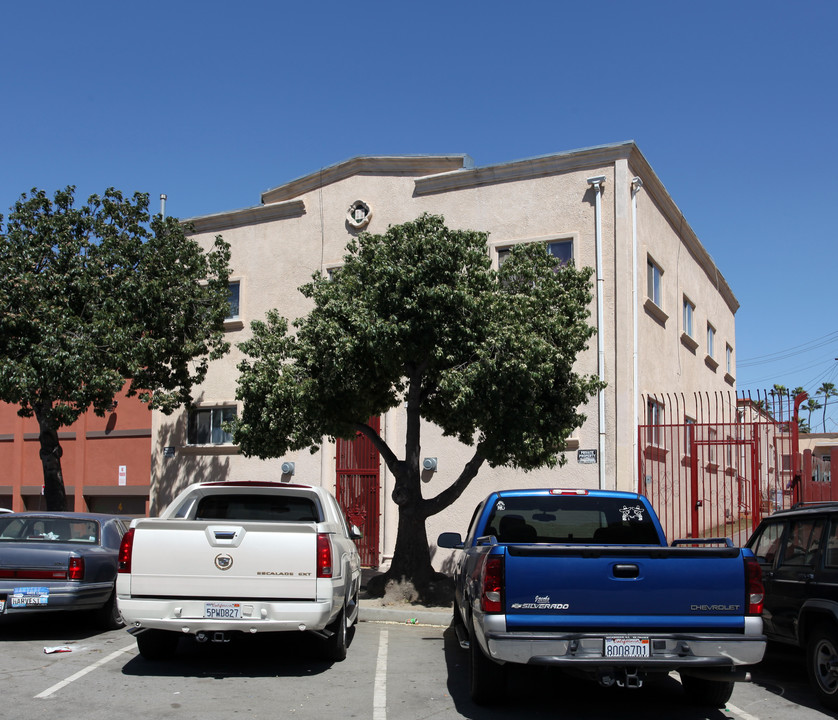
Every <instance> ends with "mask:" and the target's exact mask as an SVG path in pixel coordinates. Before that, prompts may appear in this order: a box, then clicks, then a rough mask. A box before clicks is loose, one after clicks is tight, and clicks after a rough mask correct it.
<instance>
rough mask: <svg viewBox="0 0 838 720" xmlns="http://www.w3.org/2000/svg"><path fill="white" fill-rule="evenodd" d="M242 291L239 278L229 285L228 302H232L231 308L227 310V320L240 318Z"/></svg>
mask: <svg viewBox="0 0 838 720" xmlns="http://www.w3.org/2000/svg"><path fill="white" fill-rule="evenodd" d="M240 291H241V285H240V283H239V281H238V280H235V281H231V282H230V284H229V286H228V294H227V298H228V302H229V304H230V309H229V310H228V312H227V317H226V318H225V319H226V320H238V319H239V312H240V310H241V303H240Z"/></svg>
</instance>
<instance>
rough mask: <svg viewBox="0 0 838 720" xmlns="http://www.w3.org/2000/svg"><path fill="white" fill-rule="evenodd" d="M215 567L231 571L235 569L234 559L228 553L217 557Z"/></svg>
mask: <svg viewBox="0 0 838 720" xmlns="http://www.w3.org/2000/svg"><path fill="white" fill-rule="evenodd" d="M215 567H217V568H218V569H219V570H229V569H230V568H231V567H233V558H232V557H231V556H230V555H227V553H222V554H221V555H216V556H215Z"/></svg>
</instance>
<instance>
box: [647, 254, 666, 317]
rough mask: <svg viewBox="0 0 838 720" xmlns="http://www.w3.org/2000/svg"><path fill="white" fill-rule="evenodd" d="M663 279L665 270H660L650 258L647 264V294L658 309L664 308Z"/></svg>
mask: <svg viewBox="0 0 838 720" xmlns="http://www.w3.org/2000/svg"><path fill="white" fill-rule="evenodd" d="M662 279H663V270H661V269H660V266H659V265H658V264H657V263H656V262H655V261H654V260H652V258H648V259H647V263H646V293H647V294H648V296H649V299H650V300H651V301H652V302H653V303H655V305H657V306H658V307H663V305H662V302H663V301H662V298H661V280H662Z"/></svg>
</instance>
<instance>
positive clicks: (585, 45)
mask: <svg viewBox="0 0 838 720" xmlns="http://www.w3.org/2000/svg"><path fill="white" fill-rule="evenodd" d="M2 19H3V23H2V24H3V41H2V43H0V107H2V112H0V162H2V172H0V212H3V213H4V214H5V212H6V211H7V209H8V208H9V207H10V206H11V205H12V203H13V202H14V201H15V200H16V199H17V198H18V197H19V195H20V193H21V192H23V191H26V190H28V189H30V188H32V187H38V188H43V189H45V190H47V191H48V192H50V193H52V192H53V191H54V190H56V189H57V188H60V187H64V186H65V185H68V184H74V185H76V186H77V187H78V193H77V194H78V196H79V197H83V198H84V197H87V195H89V194H91V193H93V192H102V191H103V190H104V189H105V188H107V187H110V186H113V187H117V188H119V189H121V190H123V191H126V192H133V191H135V190H140V191H143V192H148V193H149V194H150V195H151V197H152V204H153V207H155V208H156V207H158V205H157V203H158V202H159V201H158V200H157V198H158V197H159V195H160V193H162V192H165V193H166V194H167V195H168V197H169V201H168V205H167V210H168V212H169V213H171V214H173V215H177V216H180V217H190V216H195V215H202V214H208V213H214V212H220V211H223V210H232V209H236V208H241V207H247V206H252V205H256V204H258V202H259V194H260V193H261V191H263V190H265V189H267V188H270V187H275V186H277V185H281V184H283V183H285V182H287V181H289V180H292V179H294V178H297V177H300V176H302V175H306V174H308V173H310V172H313V171H315V170H317V169H318V168H321V167H324V166H328V165H333V164H335V163H337V162H340V161H342V160H346V159H348V158H351V157H354V156H357V155H368V154H383V155H389V154H410V155H413V154H425V153H427V154H436V153H467V154H469V155H471V156H472V157H473V158H474V161H475V163H476V164H477V165H488V164H493V163H499V162H506V161H512V160H517V159H521V158H527V157H532V156H536V155H544V154H548V153H554V152H561V151H566V150H572V149H576V148H582V147H589V146H592V145H601V144H606V143H613V142H621V141H625V140H634V141H636V142H637V144H638V146H639V147H640V149H641V151H642V152H643V153H644V155H645V156H646V158H647V159H648V160H649V162H650V163H651V165H652V167H653V168H654V169H655V171H656V172H657V174H658V175H659V177H660V178H661V180H662V181H663V183H664V184H665V185H666V187H667V189H668V190H669V192H670V194H671V195H672V197H673V199H674V200H675V202H676V203H677V204H678V206H679V207H680V209H681V210H682V212H683V213H684V215H685V216H686V218H687V220H688V221H689V223H690V224H691V225H692V227H693V229H694V230H695V231H696V233H697V234H698V236H699V238H700V239H701V240H702V242H703V243H704V245H705V247H706V248H707V250H708V251H709V252H710V254H711V255H712V256H713V258H714V260H715V261H716V263H717V265H718V266H719V267H720V269H721V271H722V272H723V274H724V275H725V277H726V278H727V280H728V283H729V284H730V286H731V287H732V288H733V291H734V293H735V294H736V296H737V298H738V299H739V301H740V303H741V308H740V310H739V312H738V313H737V322H736V327H737V340H736V351H737V357H738V369H737V385H738V387H739V389H740V390H748V389H752V390H763V391H764V390H766V389H770V388H771V386H772V385H773V384H774V383H780V384H783V385H785V386H787V387H789V388H791V387H796V386H803V387H805V388H806V389H807V390H808V391H810V392H812V391H815V390H816V389H817V388H818V387H819V386H820V385H821V383H823V382H834V383H835V384H836V385H838V361H836V358H838V320H837V319H836V317H837V316H836V310H835V305H836V303H835V296H836V290H835V289H836V286H838V280H836V267H838V263H836V260H838V250H836V244H837V243H838V237H836V230H835V215H836V210H838V173H836V171H835V164H836V161H838V119H836V109H838V51H836V28H838V2H835V1H834V0H819V1H816V2H805V1H803V2H793V3H792V2H774V1H772V0H759V1H755V0H748V1H745V2H728V1H724V2H722V1H713V0H709V1H705V2H701V3H686V2H672V1H669V0H668V1H655V2H644V1H643V0H638V1H637V2H612V1H610V0H602V1H601V2H599V3H576V2H573V3H571V2H559V1H558V0H556V1H553V2H529V1H527V0H520V1H519V2H514V3H510V2H495V1H493V0H483V1H482V2H456V1H452V0H447V1H446V2H437V1H436V0H424V1H423V2H421V3H420V2H417V3H410V4H409V3H402V2H392V1H391V2H365V1H363V0H362V1H358V2H352V3H346V2H331V1H326V2H316V1H311V2H304V3H297V2H295V3H291V2H249V1H248V0H239V1H238V2H229V1H228V0H225V1H224V2H218V1H216V0H206V1H204V2H201V3H198V2H194V3H187V2H177V1H174V2H172V1H171V0H170V1H169V2H157V1H156V0H152V1H148V2H142V3H121V2H113V1H112V0H110V1H108V2H85V0H78V1H77V2H66V0H62V1H61V2H57V1H55V0H48V1H46V2H37V3H34V2H33V3H22V2H17V3H11V2H9V3H4V4H3V8H2ZM831 402H832V403H834V409H833V408H831V407H830V408H828V410H832V412H828V413H827V430H828V431H838V399H833V400H832V401H831ZM817 416H818V417H819V416H820V413H817ZM813 420H814V418H813ZM813 425H814V426H815V427H814V429H816V430H820V429H821V423H820V420H818V422H817V423H813Z"/></svg>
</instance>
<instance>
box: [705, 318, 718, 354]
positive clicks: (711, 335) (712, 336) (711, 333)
mask: <svg viewBox="0 0 838 720" xmlns="http://www.w3.org/2000/svg"><path fill="white" fill-rule="evenodd" d="M715 342H716V328H714V327H713V326H712V325H711V324H710V323H707V354H708V355H709V356H710V357H714V356H715V354H716V350H715V347H716V345H715Z"/></svg>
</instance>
